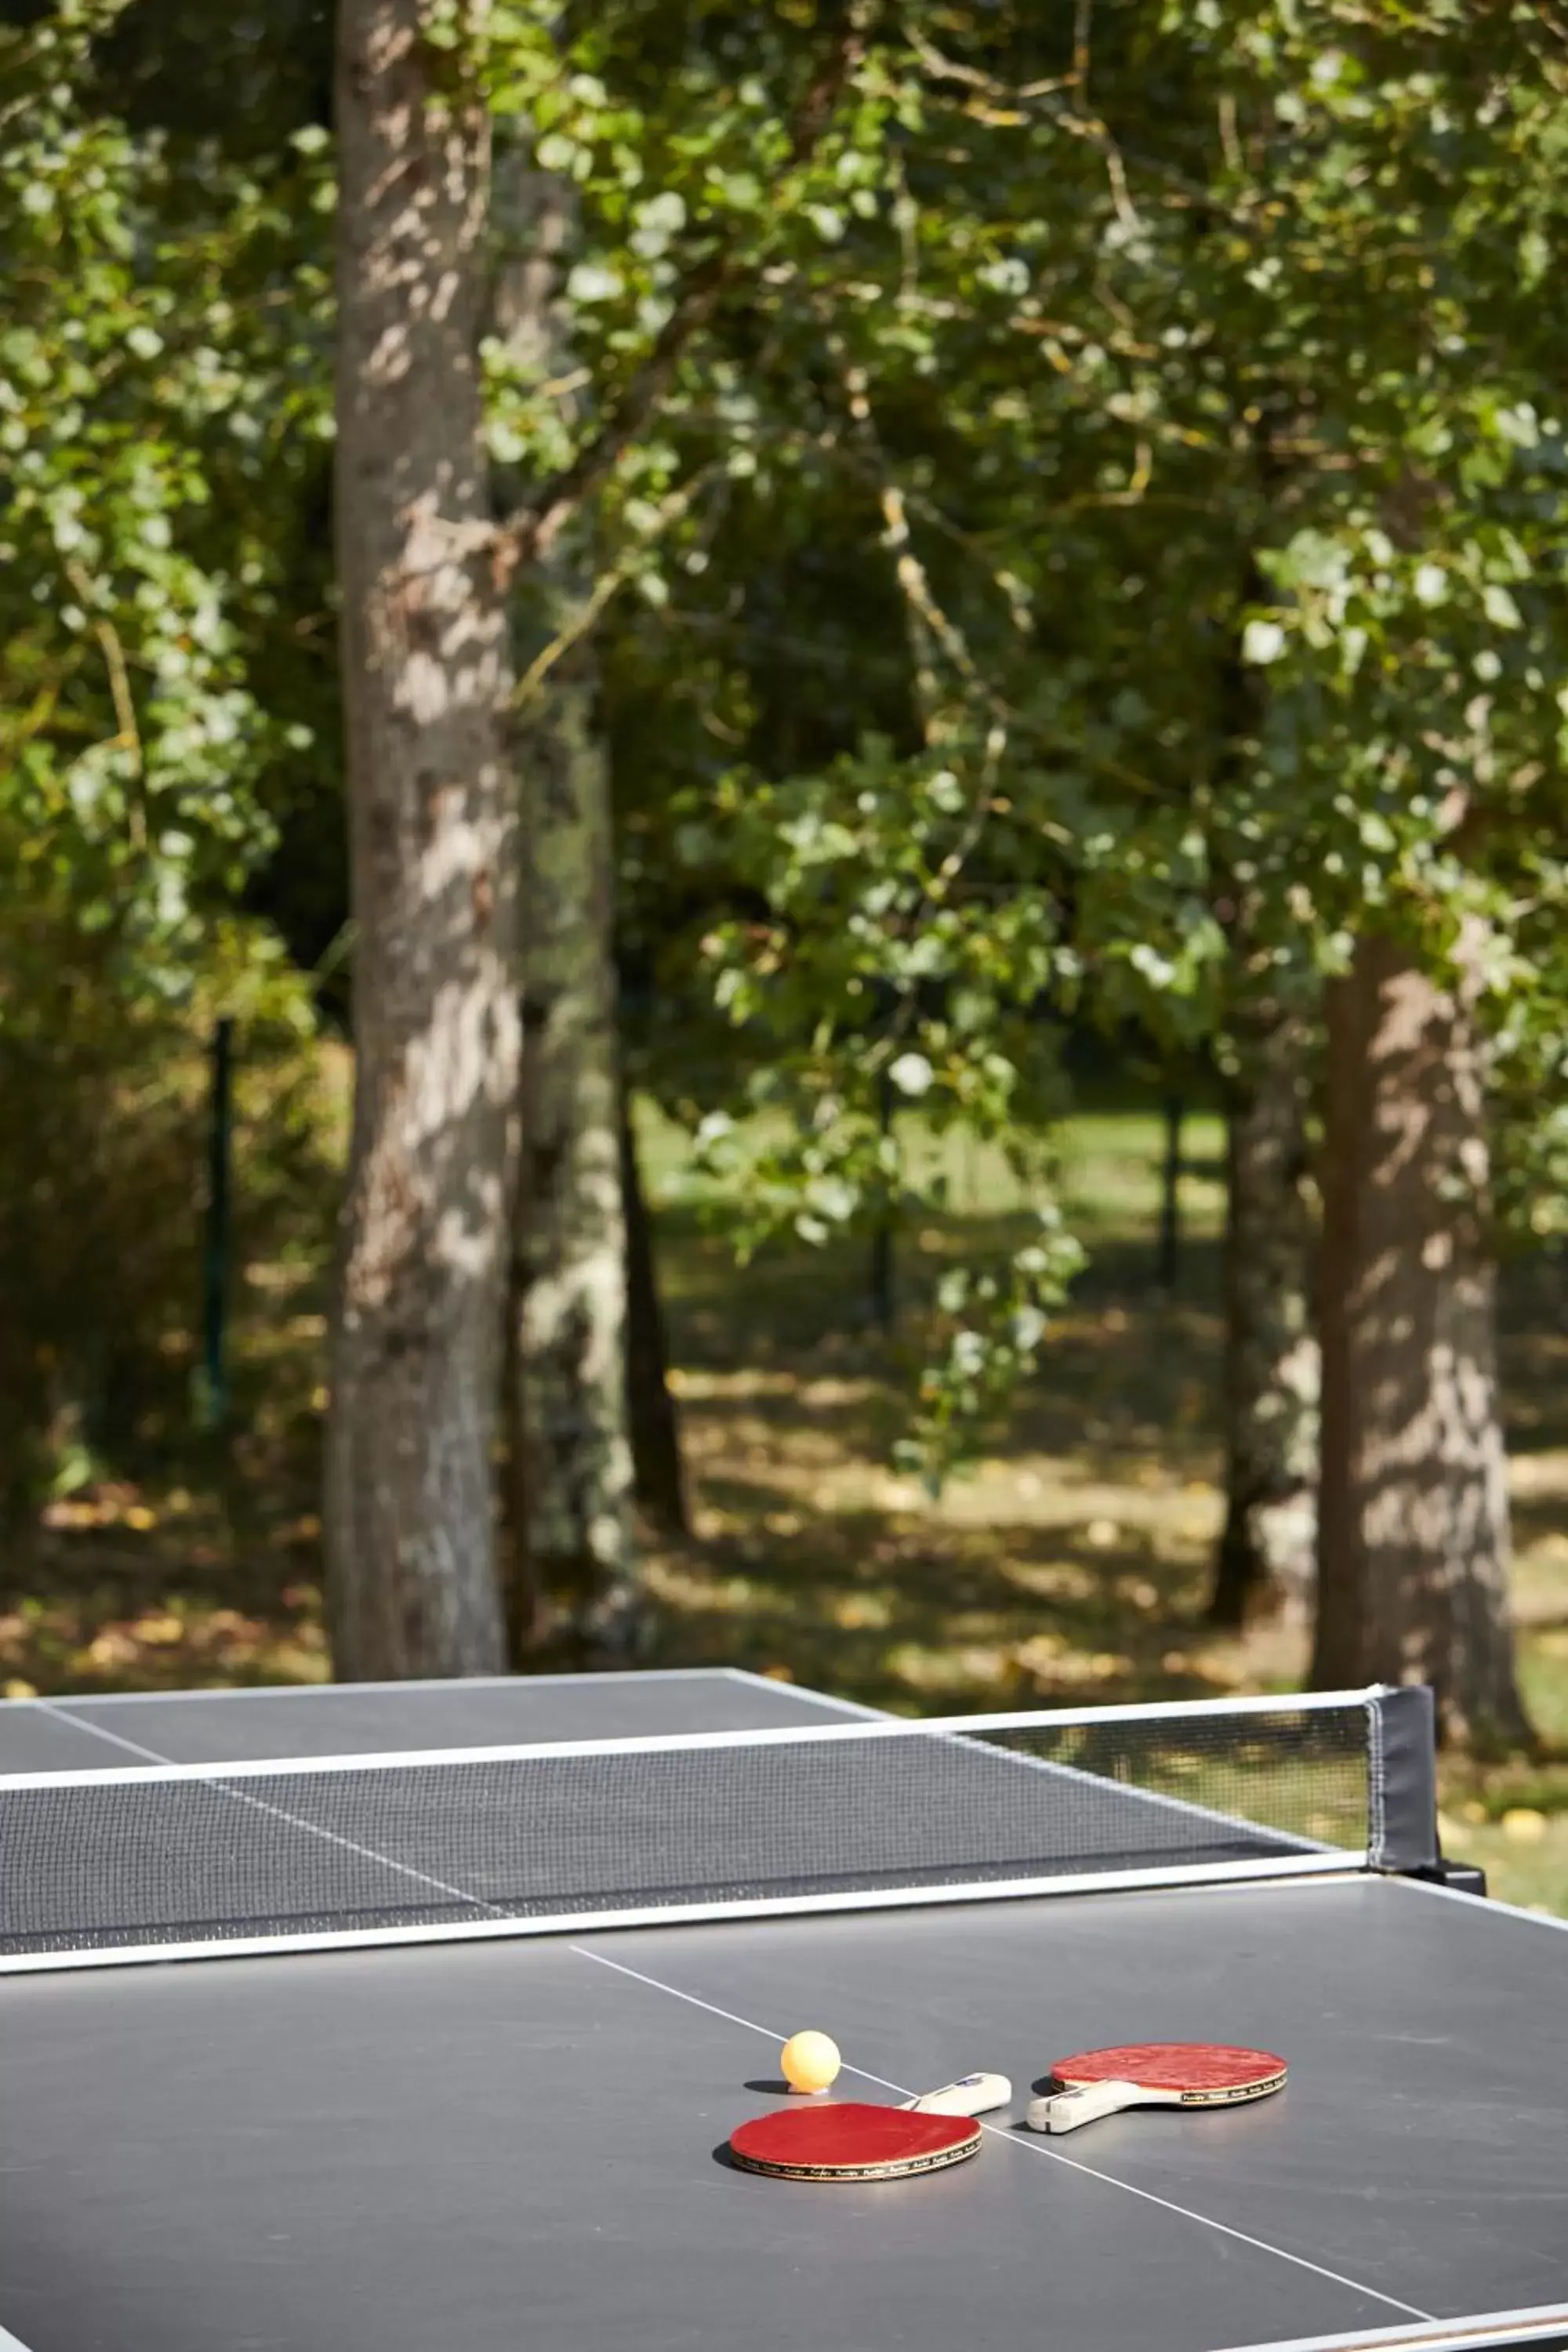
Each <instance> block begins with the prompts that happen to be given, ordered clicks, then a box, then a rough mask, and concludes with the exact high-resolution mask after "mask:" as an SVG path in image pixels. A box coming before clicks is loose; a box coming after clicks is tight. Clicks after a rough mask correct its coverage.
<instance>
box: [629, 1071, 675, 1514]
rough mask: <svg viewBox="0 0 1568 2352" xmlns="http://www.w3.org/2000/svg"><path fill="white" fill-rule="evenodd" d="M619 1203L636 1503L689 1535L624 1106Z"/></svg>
mask: <svg viewBox="0 0 1568 2352" xmlns="http://www.w3.org/2000/svg"><path fill="white" fill-rule="evenodd" d="M621 1197H622V1199H623V1201H624V1202H625V1204H626V1411H627V1414H628V1417H629V1421H630V1424H631V1443H632V1471H633V1477H634V1480H635V1484H636V1488H637V1501H638V1503H639V1504H640V1505H641V1507H642V1508H643V1509H644V1510H645V1511H646V1512H647V1516H648V1517H649V1518H650V1519H651V1520H652V1521H653V1523H654V1525H655V1526H656V1527H660V1528H664V1529H665V1531H666V1532H667V1533H668V1534H669V1535H676V1536H685V1535H689V1534H690V1532H691V1520H690V1514H689V1510H688V1507H687V1500H686V1476H685V1471H684V1467H683V1465H682V1463H681V1458H680V1420H679V1413H678V1412H677V1410H676V1403H675V1398H674V1396H673V1395H672V1393H671V1391H670V1386H669V1343H668V1335H667V1332H666V1328H665V1320H664V1304H663V1301H662V1300H661V1298H660V1297H659V1293H658V1261H657V1259H656V1257H655V1255H654V1246H653V1221H652V1219H651V1218H650V1217H649V1215H648V1210H647V1197H646V1195H645V1194H644V1192H643V1185H642V1171H641V1169H640V1168H639V1166H638V1164H637V1134H636V1131H635V1129H634V1128H633V1125H632V1117H631V1106H630V1104H629V1103H628V1102H626V1100H625V1098H624V1097H623V1100H622V1104H621Z"/></svg>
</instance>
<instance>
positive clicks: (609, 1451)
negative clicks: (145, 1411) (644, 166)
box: [497, 162, 641, 1658]
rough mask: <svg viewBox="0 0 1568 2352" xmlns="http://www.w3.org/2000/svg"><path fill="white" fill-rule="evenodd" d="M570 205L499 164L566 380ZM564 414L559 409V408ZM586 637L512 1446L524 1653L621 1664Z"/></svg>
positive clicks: (622, 1359) (511, 221)
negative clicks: (546, 1645)
mask: <svg viewBox="0 0 1568 2352" xmlns="http://www.w3.org/2000/svg"><path fill="white" fill-rule="evenodd" d="M572 201H573V200H572V191H571V189H570V187H569V185H568V184H565V183H563V181H561V180H560V179H558V178H556V177H554V176H552V175H551V174H548V173H535V172H531V171H527V170H524V169H522V168H521V166H520V165H518V164H516V163H511V162H509V163H508V165H507V167H506V174H505V203H506V219H505V228H506V236H507V241H508V245H509V246H510V247H511V248H512V252H511V253H510V255H509V256H508V257H507V258H506V259H505V260H504V261H503V266H502V268H501V271H500V278H499V284H498V301H497V311H498V324H499V327H500V331H501V332H502V334H503V335H504V336H505V337H506V339H507V342H508V346H509V350H510V355H511V357H512V359H513V360H514V362H517V363H519V364H520V365H521V366H522V367H523V368H525V369H529V370H531V371H533V372H535V373H538V374H540V375H542V376H548V377H549V378H551V379H552V380H553V381H555V382H557V383H563V384H564V383H569V382H570V380H571V373H572V370H571V352H570V339H569V335H568V331H567V329H568V323H569V321H568V317H567V311H566V305H565V301H564V297H563V290H562V278H563V269H564V266H565V262H566V258H567V256H568V254H569V252H570V248H571V245H572V241H573V233H574V219H573V210H572ZM562 396H563V397H565V398H568V399H569V398H570V397H571V395H570V394H569V393H566V394H563V395H562ZM591 584H592V582H591V576H590V572H589V566H588V564H587V562H586V559H585V557H584V551H583V549H582V545H581V542H580V541H575V540H574V537H573V535H572V533H571V532H570V531H567V532H564V533H563V535H562V536H561V537H559V538H558V539H556V540H555V541H554V542H553V545H552V550H551V551H550V553H549V555H548V556H547V557H546V558H544V559H543V560H542V561H540V562H537V563H536V564H535V565H534V567H533V568H532V571H531V575H530V577H529V579H528V581H527V583H526V584H525V588H524V590H523V592H522V593H521V594H520V596H519V598H518V601H517V606H516V611H515V614H514V620H515V623H516V626H517V631H518V636H519V654H520V667H524V668H525V672H526V665H527V664H529V663H530V662H531V660H532V659H533V658H535V657H536V656H537V654H538V652H539V651H540V649H541V648H542V647H544V646H548V645H550V644H551V643H552V641H553V640H555V639H557V638H558V637H560V636H561V635H563V634H564V633H568V632H570V631H571V630H572V628H573V626H574V624H575V623H576V622H577V621H578V620H579V618H580V616H581V614H582V611H583V606H584V603H585V601H586V598H587V595H588V593H589V590H590V588H591ZM595 703H596V679H595V671H594V665H593V660H592V654H591V649H590V647H589V645H588V642H587V640H586V638H585V637H584V639H583V641H581V642H580V643H578V644H576V645H574V646H573V647H572V648H571V650H570V651H569V652H567V653H566V654H564V655H563V657H562V658H561V659H559V660H558V661H557V662H556V663H555V664H554V665H553V667H552V668H551V669H550V671H549V674H548V677H547V678H546V679H545V681H544V683H543V685H542V687H541V688H539V689H538V690H536V691H535V692H534V694H533V695H532V696H531V697H530V698H529V699H528V701H527V703H526V704H525V707H524V709H523V711H522V713H521V737H520V740H521V770H520V800H521V817H522V839H523V851H522V907H523V914H522V937H523V942H524V944H523V954H522V992H521V994H522V1024H523V1047H522V1080H521V1092H520V1095H519V1127H520V1130H521V1152H520V1161H519V1173H518V1184H517V1193H516V1206H515V1215H514V1228H513V1250H512V1265H513V1276H512V1299H511V1307H510V1314H511V1317H512V1320H513V1325H514V1329H513V1333H512V1348H513V1353H514V1358H515V1364H516V1380H515V1383H514V1391H513V1393H514V1412H515V1418H514V1423H513V1426H512V1429H511V1431H510V1454H511V1461H512V1472H513V1475H512V1486H513V1519H514V1528H515V1534H516V1538H517V1545H518V1554H519V1573H520V1578H521V1592H520V1595H519V1605H518V1610H517V1615H518V1621H519V1625H520V1630H521V1636H522V1639H523V1640H524V1642H525V1643H535V1642H539V1641H542V1640H546V1639H548V1640H550V1641H551V1643H552V1645H553V1646H556V1647H558V1648H562V1647H564V1648H566V1649H568V1650H573V1651H575V1652H578V1653H580V1654H585V1655H588V1656H590V1657H595V1658H607V1657H612V1656H617V1655H624V1654H626V1652H628V1651H629V1650H631V1649H632V1648H634V1647H635V1646H636V1645H637V1640H638V1638H639V1634H640V1629H641V1612H640V1609H639V1605H638V1596H637V1580H636V1557H635V1549H634V1540H633V1521H632V1454H631V1444H630V1439H629V1435H628V1431H627V1412H626V1223H625V1212H624V1205H623V1201H622V1194H621V1102H620V1093H621V1087H620V1070H619V1057H618V1053H617V1040H616V998H617V988H616V971H615V962H614V957H613V952H612V923H613V916H614V838H613V831H612V822H611V812H610V791H609V767H608V761H607V758H606V755H605V747H604V744H603V742H602V740H601V739H600V735H599V731H598V725H597V713H596V709H595Z"/></svg>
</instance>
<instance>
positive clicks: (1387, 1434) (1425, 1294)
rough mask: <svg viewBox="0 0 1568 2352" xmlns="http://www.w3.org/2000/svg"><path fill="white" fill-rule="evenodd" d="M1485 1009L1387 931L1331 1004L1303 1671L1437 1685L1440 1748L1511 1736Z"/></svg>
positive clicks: (1324, 1682) (1514, 1706)
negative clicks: (1318, 1377)
mask: <svg viewBox="0 0 1568 2352" xmlns="http://www.w3.org/2000/svg"><path fill="white" fill-rule="evenodd" d="M1474 1002H1475V992H1474V988H1473V985H1472V984H1471V983H1470V982H1468V980H1467V981H1466V982H1464V983H1463V984H1461V985H1460V987H1459V988H1458V990H1457V991H1450V990H1448V989H1446V988H1443V987H1439V986H1438V985H1437V984H1436V982H1434V981H1433V980H1432V979H1430V978H1429V977H1428V976H1427V974H1426V972H1424V971H1422V970H1421V969H1420V968H1419V967H1418V966H1417V965H1416V964H1415V962H1414V961H1412V959H1411V958H1410V956H1409V955H1408V953H1407V952H1406V951H1405V949H1404V948H1403V947H1401V946H1400V945H1399V944H1398V943H1397V942H1396V941H1394V940H1392V939H1389V938H1386V937H1384V936H1381V935H1374V936H1372V937H1369V938H1366V939H1363V940H1361V941H1360V942H1359V943H1358V945H1357V948H1356V951H1355V957H1354V961H1353V964H1352V970H1351V971H1350V973H1349V975H1348V976H1347V977H1346V978H1345V979H1343V980H1342V981H1337V982H1334V983H1333V984H1332V986H1331V989H1330V991H1329V998H1328V1015H1329V1064H1328V1104H1327V1133H1326V1139H1325V1150H1324V1229H1323V1252H1322V1266H1321V1303H1320V1326H1321V1335H1322V1369H1323V1420H1322V1456H1323V1458H1322V1486H1321V1501H1320V1511H1319V1561H1320V1566H1319V1603H1318V1622H1317V1641H1316V1648H1315V1653H1314V1657H1313V1666H1312V1671H1313V1678H1314V1680H1315V1681H1316V1682H1317V1683H1318V1684H1319V1685H1320V1686H1333V1685H1356V1684H1362V1683H1366V1682H1371V1681H1384V1682H1391V1683H1399V1682H1426V1683H1429V1684H1430V1685H1432V1687H1433V1690H1434V1691H1435V1693H1436V1702H1437V1707H1438V1712H1439V1720H1440V1722H1441V1724H1442V1726H1443V1728H1444V1730H1445V1732H1446V1733H1447V1735H1448V1736H1449V1737H1451V1738H1459V1739H1478V1738H1479V1739H1498V1738H1502V1739H1518V1738H1521V1737H1522V1736H1524V1734H1525V1731H1526V1725H1525V1720H1524V1716H1523V1711H1522V1709H1521V1705H1520V1700H1519V1695H1518V1692H1517V1689H1516V1687H1515V1683H1514V1671H1513V1639H1512V1633H1511V1629H1510V1622H1509V1613H1508V1570H1509V1504H1508V1468H1507V1460H1506V1456H1505V1454H1504V1450H1503V1435H1502V1426H1501V1422H1500V1414H1499V1399H1498V1378H1497V1363H1496V1339H1495V1301H1496V1273H1495V1267H1494V1264H1493V1260H1492V1256H1491V1253H1490V1249H1489V1233H1488V1190H1489V1160H1488V1149H1487V1138H1486V1128H1485V1088H1484V1073H1483V1067H1482V1056H1481V1050H1480V1046H1479V1041H1478V1039H1477V1036H1476V1033H1475V1028H1474V1024H1473V1018H1472V1012H1473V1005H1474Z"/></svg>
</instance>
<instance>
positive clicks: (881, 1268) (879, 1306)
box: [871, 1070, 897, 1331]
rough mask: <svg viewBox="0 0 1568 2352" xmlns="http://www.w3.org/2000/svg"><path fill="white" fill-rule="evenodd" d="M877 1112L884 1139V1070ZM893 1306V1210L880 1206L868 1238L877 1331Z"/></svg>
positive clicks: (888, 1114)
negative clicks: (874, 1224)
mask: <svg viewBox="0 0 1568 2352" xmlns="http://www.w3.org/2000/svg"><path fill="white" fill-rule="evenodd" d="M877 1111H878V1118H879V1122H880V1126H881V1130H882V1133H883V1134H884V1135H890V1134H891V1133H892V1131H893V1082H892V1080H891V1079H890V1078H889V1076H888V1074H887V1072H886V1070H884V1071H883V1072H882V1073H881V1075H880V1076H879V1078H878V1080H877ZM896 1305H897V1302H896V1301H895V1299H894V1296H893V1210H892V1203H891V1202H884V1203H883V1204H882V1206H881V1207H880V1208H879V1210H878V1212H877V1223H876V1227H875V1229H874V1231H873V1233H872V1235H871V1313H872V1316H873V1317H874V1318H875V1319H876V1321H877V1323H878V1325H879V1328H881V1329H882V1330H884V1331H890V1330H891V1329H892V1328H893V1319H894V1315H895V1312H896Z"/></svg>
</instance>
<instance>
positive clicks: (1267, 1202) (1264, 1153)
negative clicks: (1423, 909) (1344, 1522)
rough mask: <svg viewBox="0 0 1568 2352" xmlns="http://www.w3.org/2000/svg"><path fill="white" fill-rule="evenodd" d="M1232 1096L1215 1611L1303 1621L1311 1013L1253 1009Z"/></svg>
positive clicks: (1307, 1561) (1244, 1018)
mask: <svg viewBox="0 0 1568 2352" xmlns="http://www.w3.org/2000/svg"><path fill="white" fill-rule="evenodd" d="M1234 1026H1235V1031H1236V1045H1237V1070H1236V1072H1235V1075H1234V1076H1233V1077H1232V1080H1231V1083H1230V1086H1229V1088H1228V1090H1227V1100H1226V1236H1225V1434H1226V1521H1225V1528H1224V1531H1223V1533H1222V1535H1221V1537H1220V1543H1219V1549H1218V1553H1217V1556H1216V1559H1215V1585H1214V1593H1213V1597H1212V1600H1211V1601H1210V1607H1209V1614H1210V1616H1211V1618H1212V1619H1213V1620H1214V1622H1215V1623H1216V1624H1220V1625H1226V1626H1230V1627H1236V1626H1239V1625H1241V1624H1242V1623H1244V1622H1246V1620H1247V1617H1248V1616H1249V1615H1250V1614H1252V1613H1253V1612H1257V1611H1260V1610H1264V1609H1273V1610H1275V1611H1277V1612H1279V1613H1280V1614H1281V1615H1282V1616H1283V1617H1284V1618H1285V1620H1286V1621H1287V1622H1290V1623H1293V1624H1297V1625H1305V1624H1306V1623H1307V1622H1308V1621H1309V1619H1310V1612H1311V1593H1312V1580H1313V1575H1314V1571H1315V1565H1316V1542H1317V1477H1318V1339H1317V1332H1316V1329H1315V1328H1314V1322H1313V1316H1312V1307H1311V1288H1310V1278H1311V1258H1312V1244H1313V1233H1312V1215H1311V1209H1310V1202H1309V1201H1308V1197H1307V1193H1306V1190H1305V1180H1306V1176H1307V1168H1308V1153H1307V1137H1306V1112H1307V1103H1308V1098H1309V1077H1308V1057H1309V1053H1310V1045H1311V1032H1310V1024H1309V1023H1308V1022H1307V1021H1306V1020H1305V1019H1303V1018H1302V1017H1301V1016H1300V1015H1299V1014H1287V1013H1280V1012H1279V1010H1278V1009H1277V1008H1272V1007H1268V1006H1261V1007H1255V1008H1249V1009H1248V1010H1247V1012H1246V1013H1243V1014H1242V1015H1240V1016H1239V1017H1238V1018H1237V1021H1236V1023H1235V1024H1234Z"/></svg>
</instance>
